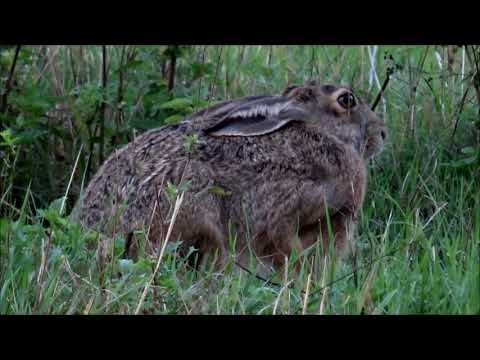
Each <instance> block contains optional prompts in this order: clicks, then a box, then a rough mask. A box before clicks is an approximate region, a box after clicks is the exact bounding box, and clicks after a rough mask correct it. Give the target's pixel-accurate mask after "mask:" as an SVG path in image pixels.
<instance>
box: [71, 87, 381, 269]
mask: <svg viewBox="0 0 480 360" xmlns="http://www.w3.org/2000/svg"><path fill="white" fill-rule="evenodd" d="M193 136H195V137H193ZM189 138H190V140H191V139H195V141H193V146H190V147H189V146H186V141H188V139H189ZM384 138H385V127H384V124H383V122H382V121H381V120H380V119H379V118H378V117H377V116H376V115H375V114H374V113H373V112H372V111H371V110H370V109H369V108H368V106H367V105H366V104H364V103H363V102H362V101H361V100H360V99H358V98H357V97H356V96H355V95H354V93H353V92H352V91H351V90H350V89H348V88H345V87H337V86H332V85H323V86H322V85H318V84H315V83H310V84H308V85H305V86H290V87H288V88H287V89H286V90H285V91H284V93H283V95H282V96H252V97H245V98H240V99H237V100H233V101H226V102H222V103H220V104H217V105H215V106H212V107H210V108H207V109H204V110H201V111H198V112H197V113H194V114H192V115H191V116H189V117H188V118H187V119H186V120H185V121H183V122H181V123H179V124H176V125H167V126H163V127H161V128H158V129H154V130H150V131H148V132H146V133H144V134H143V135H141V136H139V137H138V138H136V139H135V140H134V141H133V142H131V143H130V144H128V145H127V146H125V147H123V148H122V149H120V150H117V151H115V152H114V153H113V154H112V155H111V156H110V157H109V158H108V160H107V161H106V162H105V163H104V164H103V165H102V167H101V168H100V169H99V171H98V173H97V174H96V175H95V177H94V178H93V179H92V181H91V182H90V184H89V186H88V187H87V189H86V190H85V192H84V195H83V196H82V197H81V199H80V201H79V203H78V204H77V206H76V209H75V210H74V212H75V216H76V217H77V218H78V220H79V221H80V222H81V223H82V224H83V225H85V226H86V227H90V228H95V229H97V230H99V231H100V232H102V233H104V234H105V235H108V236H109V235H112V234H113V233H122V234H124V235H125V236H127V235H130V236H131V234H132V233H134V232H136V231H137V230H143V231H145V234H146V235H147V238H148V242H149V244H152V245H154V246H155V245H158V244H159V243H160V242H161V241H163V239H164V238H165V235H166V232H167V229H168V226H169V225H170V218H171V216H172V210H173V202H174V199H173V200H172V197H171V196H170V195H169V192H168V191H167V185H168V184H174V185H176V186H177V187H181V186H182V184H183V186H185V187H186V188H187V191H186V193H185V195H184V200H183V203H182V205H181V208H180V211H179V212H178V216H177V218H176V220H175V223H174V226H173V232H172V234H171V237H170V240H171V241H176V240H180V241H182V246H181V248H182V249H184V250H185V251H187V250H188V249H189V247H190V246H194V247H195V248H197V249H198V251H199V254H200V255H201V256H202V255H204V254H209V253H210V254H211V253H212V252H214V251H216V252H217V254H218V255H220V259H225V256H226V254H227V251H228V249H229V244H228V241H229V239H231V238H232V237H233V238H235V249H236V255H237V256H238V258H237V261H239V262H241V263H245V262H246V261H247V256H250V255H251V254H254V255H255V256H257V257H258V258H261V259H264V260H265V261H266V263H267V264H273V265H281V264H283V262H284V259H285V256H288V255H289V254H290V252H291V250H292V249H293V248H295V249H297V250H302V249H305V248H306V247H309V246H311V245H312V244H314V243H315V242H317V241H319V240H320V241H323V242H324V243H325V245H327V243H328V242H329V241H334V246H335V249H336V250H337V251H338V252H339V253H343V250H344V249H346V248H347V246H346V245H347V244H348V242H349V241H350V240H352V239H353V233H354V231H355V223H356V219H357V214H358V212H359V210H360V208H361V206H362V203H363V198H364V194H365V187H366V167H365V163H366V161H367V160H368V159H369V158H371V157H372V156H374V155H376V154H378V153H379V152H380V151H381V150H382V148H383V141H384ZM186 139H187V140H186ZM327 223H329V224H330V225H331V230H332V231H333V237H334V238H333V239H332V238H331V237H329V236H328V231H327ZM329 239H330V240H329Z"/></svg>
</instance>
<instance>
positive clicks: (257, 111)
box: [228, 101, 291, 118]
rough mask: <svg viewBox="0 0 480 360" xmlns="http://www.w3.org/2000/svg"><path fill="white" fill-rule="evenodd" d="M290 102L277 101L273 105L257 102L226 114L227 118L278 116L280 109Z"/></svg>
mask: <svg viewBox="0 0 480 360" xmlns="http://www.w3.org/2000/svg"><path fill="white" fill-rule="evenodd" d="M290 104H291V101H287V102H283V103H277V104H273V105H265V104H258V105H254V106H252V107H249V108H246V109H239V110H238V111H235V112H233V113H231V114H228V117H229V118H250V117H255V116H265V117H270V116H278V114H279V113H280V111H282V110H284V109H285V108H286V107H288V106H289V105H290Z"/></svg>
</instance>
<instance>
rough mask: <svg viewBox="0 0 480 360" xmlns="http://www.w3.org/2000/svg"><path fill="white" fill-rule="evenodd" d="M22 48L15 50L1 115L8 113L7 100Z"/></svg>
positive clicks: (3, 97) (0, 109)
mask: <svg viewBox="0 0 480 360" xmlns="http://www.w3.org/2000/svg"><path fill="white" fill-rule="evenodd" d="M21 47H22V45H17V47H16V48H15V55H14V56H13V62H12V66H10V73H9V74H8V79H7V82H6V84H5V91H4V93H3V95H2V106H1V108H0V114H5V112H6V111H7V100H8V99H7V98H8V94H9V93H10V91H11V90H12V81H13V74H14V72H15V67H16V65H17V59H18V53H19V52H20V48H21ZM0 125H2V126H3V124H0Z"/></svg>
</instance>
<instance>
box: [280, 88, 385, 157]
mask: <svg viewBox="0 0 480 360" xmlns="http://www.w3.org/2000/svg"><path fill="white" fill-rule="evenodd" d="M283 96H285V97H287V98H289V99H292V100H293V103H294V104H296V106H301V107H303V108H304V109H305V110H306V113H307V114H308V118H305V120H306V121H307V122H308V123H309V124H312V125H313V126H319V127H320V128H322V130H324V131H325V132H327V133H329V134H332V135H335V136H336V137H338V138H339V139H340V140H342V141H344V142H346V143H351V144H353V145H355V147H356V148H357V150H358V151H359V152H360V153H361V154H362V155H363V157H364V158H365V159H370V158H372V157H373V156H375V155H377V154H378V153H380V152H381V151H382V150H383V146H384V141H385V137H386V129H385V124H384V123H383V121H382V120H381V119H380V118H379V117H378V116H377V115H376V114H375V113H374V112H373V111H372V110H371V109H370V108H369V106H368V105H367V104H365V103H364V102H363V101H362V100H361V99H360V98H359V97H357V95H356V94H355V93H354V92H353V91H352V89H350V88H348V87H342V86H334V85H319V84H317V83H316V82H310V83H309V84H307V85H305V86H289V87H287V89H285V91H284V93H283Z"/></svg>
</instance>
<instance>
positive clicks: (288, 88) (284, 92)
mask: <svg viewBox="0 0 480 360" xmlns="http://www.w3.org/2000/svg"><path fill="white" fill-rule="evenodd" d="M298 87H300V86H299V85H289V86H287V87H286V88H285V90H283V93H282V96H286V97H288V96H289V95H290V94H291V92H292V91H293V90H295V89H296V88H298Z"/></svg>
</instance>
